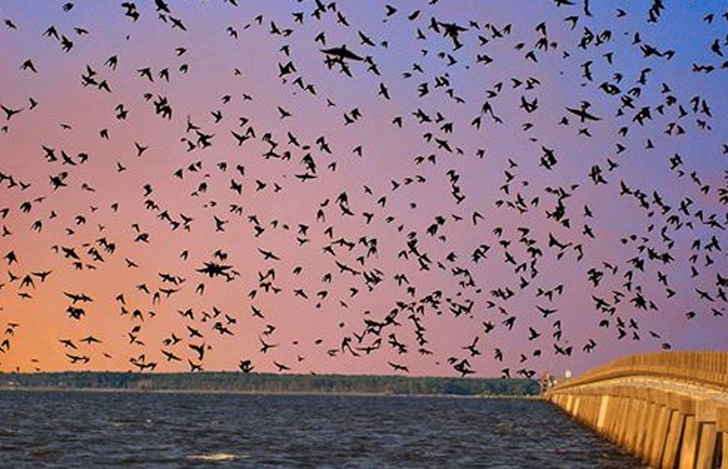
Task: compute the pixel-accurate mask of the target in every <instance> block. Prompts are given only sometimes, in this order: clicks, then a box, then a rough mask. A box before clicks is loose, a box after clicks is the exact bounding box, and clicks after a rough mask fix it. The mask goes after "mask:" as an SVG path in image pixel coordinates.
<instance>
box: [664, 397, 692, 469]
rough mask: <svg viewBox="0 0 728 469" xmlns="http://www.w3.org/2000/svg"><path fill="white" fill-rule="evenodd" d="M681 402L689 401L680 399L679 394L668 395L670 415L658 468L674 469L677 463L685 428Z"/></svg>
mask: <svg viewBox="0 0 728 469" xmlns="http://www.w3.org/2000/svg"><path fill="white" fill-rule="evenodd" d="M682 400H686V401H690V400H689V399H686V398H681V397H680V395H679V394H675V393H670V397H669V403H668V405H669V406H670V408H671V409H672V412H671V413H670V423H669V425H668V432H667V440H666V441H665V452H664V453H663V455H662V460H661V461H660V465H659V467H661V468H670V469H672V468H674V467H675V463H676V462H677V457H678V454H679V452H680V445H681V443H682V437H683V430H684V428H685V416H686V415H685V413H684V412H683V411H682V410H689V409H683V408H682V407H681V404H682V402H681V401H682Z"/></svg>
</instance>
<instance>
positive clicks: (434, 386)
mask: <svg viewBox="0 0 728 469" xmlns="http://www.w3.org/2000/svg"><path fill="white" fill-rule="evenodd" d="M0 387H2V388H56V389H84V388H86V389H120V390H140V391H142V390H146V391H230V392H260V393H371V394H400V395H408V394H409V395H415V394H424V395H463V396H475V395H498V396H523V395H534V394H537V393H538V391H539V386H538V383H537V382H536V381H533V380H528V379H501V378H487V379H471V378H468V379H463V378H440V377H418V378H413V377H404V376H342V375H285V376H283V375H276V374H267V373H248V374H246V373H237V372H202V373H155V374H141V373H122V372H62V373H28V374H26V373H6V374H0Z"/></svg>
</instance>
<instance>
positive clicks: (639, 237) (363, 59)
mask: <svg viewBox="0 0 728 469" xmlns="http://www.w3.org/2000/svg"><path fill="white" fill-rule="evenodd" d="M662 3H663V2H655V3H651V2H631V3H630V4H629V5H624V2H614V1H600V2H588V1H583V0H578V1H577V0H573V1H558V2H557V1H546V0H543V1H536V0H519V1H512V2H508V3H507V5H504V4H503V3H502V2H495V1H469V0H458V1H455V0H427V1H425V0H411V1H392V0H390V1H389V3H387V2H380V1H367V2H360V1H342V0H338V1H336V2H326V1H309V0H285V1H283V0H282V1H276V2H268V1H256V0H237V1H233V0H227V1H223V0H214V1H213V0H209V1H191V0H190V1H181V2H165V1H161V0H159V1H155V2H152V1H143V2H142V1H136V2H118V1H117V2H96V1H91V0H87V1H81V0H79V1H73V2H63V1H61V2H52V1H48V2H24V1H1V2H0V21H1V22H2V23H1V24H0V70H2V73H1V74H0V76H1V77H2V78H1V79H0V104H1V105H2V109H3V112H2V113H0V265H2V271H0V325H1V326H2V327H0V334H2V336H1V337H0V341H1V346H0V370H2V371H24V372H33V371H61V370H99V371H101V370H115V371H126V370H131V371H139V372H177V371H199V370H207V371H216V370H229V371H235V370H242V371H254V372H280V373H319V374H323V373H337V374H390V373H395V374H409V375H413V376H422V375H434V376H479V377H480V376H483V377H489V376H510V377H524V376H525V377H538V376H540V375H541V374H542V373H544V372H550V373H556V374H560V373H563V372H564V371H565V370H572V371H574V372H576V373H579V372H582V371H585V370H587V369H589V368H591V367H594V366H597V365H601V364H603V363H605V362H607V361H609V360H611V359H614V358H617V357H620V356H623V355H628V354H635V353H643V352H657V351H661V350H699V349H712V350H726V349H727V348H728V323H727V322H726V316H725V314H726V302H727V301H728V300H727V299H726V293H725V292H726V289H728V262H726V254H725V251H724V249H726V248H727V246H728V243H727V242H726V241H727V240H726V235H725V227H726V224H727V223H728V213H727V212H726V204H727V203H728V179H727V177H726V174H728V173H726V158H728V146H727V145H728V141H727V140H726V137H725V136H726V135H728V129H726V125H727V121H726V117H727V115H726V109H727V107H726V106H727V105H728V96H727V95H726V94H725V93H724V92H723V88H724V84H725V82H726V73H728V58H726V57H725V55H726V54H728V11H726V8H725V4H724V2H719V1H702V2H688V1H681V2H678V1H676V2H664V3H665V5H662Z"/></svg>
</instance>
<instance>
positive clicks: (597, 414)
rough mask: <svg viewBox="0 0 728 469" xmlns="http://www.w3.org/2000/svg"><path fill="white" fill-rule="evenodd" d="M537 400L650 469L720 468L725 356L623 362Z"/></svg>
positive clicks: (727, 464) (726, 414)
mask: <svg viewBox="0 0 728 469" xmlns="http://www.w3.org/2000/svg"><path fill="white" fill-rule="evenodd" d="M544 397H545V398H546V399H548V400H549V401H551V402H552V403H554V404H555V405H557V406H558V407H559V408H561V409H562V410H563V411H565V412H566V413H568V414H569V415H571V416H572V417H573V418H574V419H575V420H577V421H578V422H580V423H582V424H583V425H585V426H587V427H590V428H591V429H593V430H594V431H596V432H597V433H598V434H600V435H602V436H603V437H605V438H607V439H608V440H610V441H612V442H613V443H615V444H617V445H618V446H620V447H622V448H623V449H624V450H626V451H627V452H629V453H630V454H632V455H633V456H634V457H636V458H638V459H640V460H641V461H642V462H643V463H645V464H647V465H649V466H651V467H653V468H669V469H674V468H680V469H683V468H688V469H715V468H717V469H728V352H663V353H651V354H643V355H634V356H630V357H624V358H620V359H618V360H615V361H613V362H611V363H608V364H606V365H603V366H600V367H598V368H595V369H592V370H590V371H588V372H586V373H584V374H582V375H580V376H578V377H576V378H571V379H563V380H559V381H557V382H554V383H553V385H551V386H549V387H548V389H546V390H545V391H544Z"/></svg>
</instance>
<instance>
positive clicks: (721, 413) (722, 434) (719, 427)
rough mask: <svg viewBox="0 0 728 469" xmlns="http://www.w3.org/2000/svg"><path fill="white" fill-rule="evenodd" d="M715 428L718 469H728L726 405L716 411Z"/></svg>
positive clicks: (727, 416) (727, 408) (727, 410)
mask: <svg viewBox="0 0 728 469" xmlns="http://www.w3.org/2000/svg"><path fill="white" fill-rule="evenodd" d="M715 430H716V431H717V432H718V434H719V440H718V446H719V449H718V452H717V453H718V455H717V456H718V457H717V458H716V462H717V463H720V466H716V467H719V468H720V469H728V406H721V407H719V408H718V410H717V412H716V422H715Z"/></svg>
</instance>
